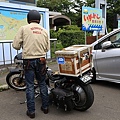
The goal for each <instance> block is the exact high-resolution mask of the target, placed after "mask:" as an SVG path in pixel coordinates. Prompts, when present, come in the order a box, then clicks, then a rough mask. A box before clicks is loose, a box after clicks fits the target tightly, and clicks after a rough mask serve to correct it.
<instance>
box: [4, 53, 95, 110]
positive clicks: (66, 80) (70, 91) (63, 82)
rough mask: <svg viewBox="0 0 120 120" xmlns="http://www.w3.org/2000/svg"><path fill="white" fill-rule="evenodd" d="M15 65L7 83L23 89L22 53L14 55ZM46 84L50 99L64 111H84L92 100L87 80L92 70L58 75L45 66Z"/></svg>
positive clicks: (92, 96)
mask: <svg viewBox="0 0 120 120" xmlns="http://www.w3.org/2000/svg"><path fill="white" fill-rule="evenodd" d="M14 61H15V63H16V67H15V68H14V69H11V70H10V72H9V73H8V74H7V76H6V82H7V84H8V85H9V86H10V87H11V88H13V89H15V90H25V89H26V83H25V76H24V69H23V60H22V53H19V54H18V55H16V56H15V58H14ZM46 71H47V73H46V84H47V86H48V93H49V96H50V101H51V102H52V103H53V104H55V105H56V106H57V108H63V109H64V110H65V111H71V110H72V109H76V110H79V111H86V110H87V109H89V108H90V107H91V106H92V104H93V102H94V93H93V90H92V87H91V86H90V84H89V82H90V80H91V79H92V72H91V71H87V72H86V73H84V75H82V76H79V77H74V76H73V77H72V76H65V75H60V74H59V73H55V72H53V71H52V70H51V69H50V68H48V67H46ZM34 83H35V97H38V96H39V94H40V91H39V90H38V85H37V81H36V80H35V82H34Z"/></svg>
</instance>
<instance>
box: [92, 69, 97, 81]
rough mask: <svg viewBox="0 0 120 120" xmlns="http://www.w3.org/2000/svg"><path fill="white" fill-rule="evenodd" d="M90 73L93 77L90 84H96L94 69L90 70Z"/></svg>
mask: <svg viewBox="0 0 120 120" xmlns="http://www.w3.org/2000/svg"><path fill="white" fill-rule="evenodd" d="M92 73H93V77H92V80H91V83H95V82H96V71H95V68H93V69H92Z"/></svg>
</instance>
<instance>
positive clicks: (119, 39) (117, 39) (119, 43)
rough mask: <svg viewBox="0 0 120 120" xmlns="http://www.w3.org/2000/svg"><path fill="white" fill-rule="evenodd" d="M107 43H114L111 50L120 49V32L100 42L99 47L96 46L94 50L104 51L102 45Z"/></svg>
mask: <svg viewBox="0 0 120 120" xmlns="http://www.w3.org/2000/svg"><path fill="white" fill-rule="evenodd" d="M106 41H111V42H112V46H111V47H109V48H120V32H119V33H116V34H114V35H112V36H110V37H108V38H106V39H104V40H103V41H101V42H99V43H98V44H97V45H95V46H94V49H95V50H98V49H102V44H103V42H106Z"/></svg>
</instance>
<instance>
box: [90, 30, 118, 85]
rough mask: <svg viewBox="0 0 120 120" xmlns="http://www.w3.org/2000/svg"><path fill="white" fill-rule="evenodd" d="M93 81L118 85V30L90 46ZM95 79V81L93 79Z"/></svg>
mask: <svg viewBox="0 0 120 120" xmlns="http://www.w3.org/2000/svg"><path fill="white" fill-rule="evenodd" d="M91 45H92V46H93V50H92V55H93V65H94V68H93V73H94V77H93V80H92V82H95V80H105V81H109V82H115V83H120V29H116V30H114V31H112V32H110V33H108V34H107V35H105V36H103V37H101V38H100V39H98V40H97V41H95V42H94V43H92V44H91ZM95 78H96V79H95Z"/></svg>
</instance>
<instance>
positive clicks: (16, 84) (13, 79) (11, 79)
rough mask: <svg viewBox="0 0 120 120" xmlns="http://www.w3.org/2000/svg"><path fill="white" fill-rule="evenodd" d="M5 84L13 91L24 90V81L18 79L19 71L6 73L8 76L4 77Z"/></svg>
mask: <svg viewBox="0 0 120 120" xmlns="http://www.w3.org/2000/svg"><path fill="white" fill-rule="evenodd" d="M21 79H22V80H21ZM6 82H7V84H8V85H9V86H10V87H11V88H13V89H15V90H25V89H26V83H25V80H24V78H20V72H19V71H16V72H10V73H8V75H7V76H6Z"/></svg>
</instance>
